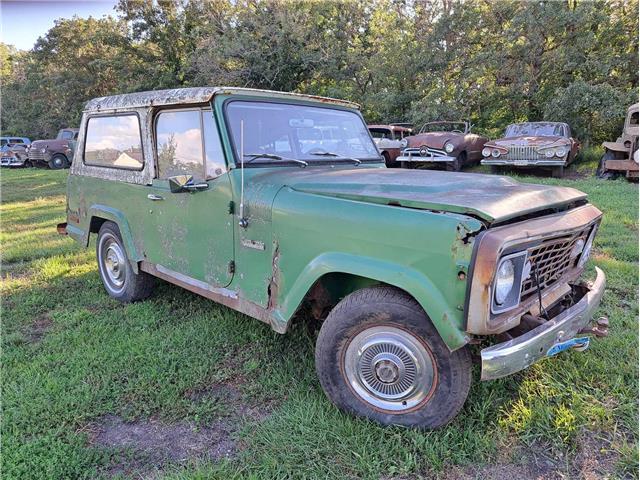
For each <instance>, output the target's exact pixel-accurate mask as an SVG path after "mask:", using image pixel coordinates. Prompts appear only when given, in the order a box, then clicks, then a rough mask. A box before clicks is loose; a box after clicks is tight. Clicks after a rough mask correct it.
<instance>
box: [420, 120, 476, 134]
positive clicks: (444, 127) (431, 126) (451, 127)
mask: <svg viewBox="0 0 640 480" xmlns="http://www.w3.org/2000/svg"><path fill="white" fill-rule="evenodd" d="M466 128H467V126H466V125H465V123H464V122H433V123H425V124H424V125H423V126H422V128H421V129H420V133H427V132H462V133H464V132H465V131H466Z"/></svg>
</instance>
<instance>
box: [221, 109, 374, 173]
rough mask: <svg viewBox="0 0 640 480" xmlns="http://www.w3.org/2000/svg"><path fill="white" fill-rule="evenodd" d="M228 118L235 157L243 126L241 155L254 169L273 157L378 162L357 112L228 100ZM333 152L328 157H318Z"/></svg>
mask: <svg viewBox="0 0 640 480" xmlns="http://www.w3.org/2000/svg"><path fill="white" fill-rule="evenodd" d="M227 119H228V122H229V129H230V131H231V135H232V137H233V144H234V148H235V152H236V158H238V159H239V158H240V155H241V153H240V143H241V142H240V122H241V121H242V122H243V125H244V155H245V161H248V160H249V159H248V156H252V157H256V158H255V161H252V164H257V163H264V162H274V161H275V159H274V158H267V157H257V155H260V154H267V155H271V156H274V155H275V156H280V157H283V158H284V159H294V160H304V161H307V162H313V161H317V162H319V161H325V162H326V161H330V160H335V161H339V160H341V159H350V158H357V159H359V160H376V161H379V160H380V156H379V154H378V150H377V148H376V146H375V145H374V143H373V141H372V140H371V136H370V135H369V131H368V130H367V127H366V125H365V124H364V122H363V121H362V118H361V117H360V116H359V115H358V114H357V113H355V112H350V111H345V110H338V109H332V108H325V107H314V106H307V105H290V104H283V103H269V102H247V101H240V100H236V101H232V102H230V103H229V104H228V106H227ZM326 153H332V154H335V155H332V156H326V155H322V154H326Z"/></svg>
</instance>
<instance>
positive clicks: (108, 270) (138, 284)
mask: <svg viewBox="0 0 640 480" xmlns="http://www.w3.org/2000/svg"><path fill="white" fill-rule="evenodd" d="M96 258H97V261H98V271H99V272H100V279H101V280H102V284H103V285H104V288H105V290H106V291H107V293H108V294H109V295H110V296H111V297H113V298H115V299H116V300H120V301H121V302H123V303H130V302H136V301H138V300H143V299H145V298H147V297H148V296H149V295H151V292H152V291H153V287H154V285H155V278H154V277H153V276H152V275H149V274H148V273H145V272H141V271H139V272H138V273H135V272H134V271H133V268H131V263H130V261H129V258H128V257H127V253H126V250H125V248H124V243H123V241H122V237H121V236H120V229H119V228H118V226H117V225H116V224H115V223H113V222H104V223H103V224H102V226H101V227H100V231H99V232H98V241H97V242H96Z"/></svg>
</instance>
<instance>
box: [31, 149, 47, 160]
mask: <svg viewBox="0 0 640 480" xmlns="http://www.w3.org/2000/svg"><path fill="white" fill-rule="evenodd" d="M29 160H44V153H42V152H41V151H40V149H35V148H31V149H30V150H29Z"/></svg>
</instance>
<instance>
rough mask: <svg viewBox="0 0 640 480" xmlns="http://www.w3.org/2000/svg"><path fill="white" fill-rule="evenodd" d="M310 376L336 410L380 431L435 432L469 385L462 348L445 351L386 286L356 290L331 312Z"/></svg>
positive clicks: (415, 307) (408, 303) (406, 300)
mask: <svg viewBox="0 0 640 480" xmlns="http://www.w3.org/2000/svg"><path fill="white" fill-rule="evenodd" d="M316 370H317V373H318V377H319V379H320V383H321V385H322V388H323V389H324V391H325V393H326V394H327V396H328V397H329V399H330V400H331V401H332V402H333V403H335V404H336V405H337V406H338V407H339V408H341V409H343V410H345V411H347V412H349V413H352V414H355V415H358V416H362V417H367V418H369V419H372V420H374V421H377V422H379V423H381V424H383V425H405V426H413V427H420V428H438V427H441V426H443V425H445V424H447V423H448V422H449V421H450V420H451V419H452V418H453V417H455V416H456V414H457V413H458V412H459V411H460V409H461V408H462V406H463V404H464V401H465V399H466V398H467V394H468V392H469V387H470V384H471V358H470V355H469V352H468V350H467V349H466V347H465V348H461V349H459V350H456V351H455V352H453V353H452V352H450V351H449V349H448V348H447V346H446V345H445V344H444V342H443V341H442V339H441V338H440V336H439V334H438V332H437V331H436V329H435V327H434V326H433V325H432V324H431V321H430V320H429V318H428V317H427V315H426V314H425V312H424V310H422V308H421V307H420V305H419V304H418V303H417V302H416V301H415V300H414V299H413V298H411V297H410V296H408V295H407V294H405V293H404V292H401V291H399V290H397V289H395V288H392V287H387V286H379V287H372V288H365V289H362V290H358V291H356V292H354V293H352V294H350V295H348V296H347V297H345V298H344V299H343V300H342V301H341V302H340V303H338V305H337V306H336V307H335V308H334V309H333V310H332V311H331V313H330V314H329V316H328V317H327V319H326V320H325V322H324V324H323V325H322V328H321V329H320V334H319V336H318V341H317V343H316Z"/></svg>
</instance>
